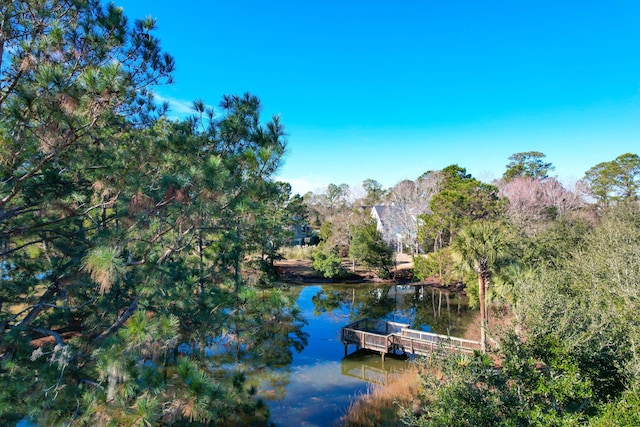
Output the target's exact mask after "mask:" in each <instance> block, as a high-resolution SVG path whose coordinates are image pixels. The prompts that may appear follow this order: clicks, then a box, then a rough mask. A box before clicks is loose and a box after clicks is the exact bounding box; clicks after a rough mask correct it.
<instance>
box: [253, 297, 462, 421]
mask: <svg viewBox="0 0 640 427" xmlns="http://www.w3.org/2000/svg"><path fill="white" fill-rule="evenodd" d="M289 292H291V293H292V296H294V297H295V295H296V294H297V298H296V301H297V305H298V307H300V309H301V310H302V314H303V317H304V318H305V319H306V321H307V322H308V323H307V325H306V326H305V327H304V328H303V330H304V332H306V333H307V334H308V343H307V345H306V346H305V347H304V349H303V350H302V351H301V352H299V353H298V352H295V351H293V360H292V363H291V364H290V365H289V366H285V367H279V368H272V369H270V370H268V371H267V372H263V374H262V375H260V377H258V378H253V381H254V382H257V383H258V387H259V392H258V394H259V396H260V397H262V398H263V399H264V400H265V402H266V403H267V404H268V405H269V408H270V411H271V420H272V421H273V422H274V423H275V424H276V425H277V426H281V427H287V426H335V425H340V418H341V417H342V416H343V415H344V414H345V413H346V411H347V409H348V408H349V405H350V402H352V401H353V400H355V399H356V398H357V397H358V396H360V395H362V394H364V393H366V392H367V390H369V389H370V388H371V387H372V383H370V382H368V381H366V380H364V379H362V377H363V376H365V377H367V379H368V380H369V381H373V382H376V383H384V382H385V381H386V380H387V379H388V378H389V376H391V375H393V372H395V371H398V370H401V369H404V368H406V367H407V365H408V363H409V361H408V358H407V357H406V356H405V357H402V356H401V355H398V357H389V356H387V357H385V360H384V363H383V361H382V358H381V356H380V355H379V354H373V353H364V352H357V353H354V352H355V350H356V349H355V348H354V346H349V349H348V351H349V356H347V357H345V347H344V345H343V343H342V342H341V341H340V329H341V328H342V327H343V326H345V325H347V324H348V323H350V322H352V321H355V320H358V319H360V318H364V317H369V318H377V319H386V320H392V321H396V322H405V323H409V324H411V326H412V327H413V328H415V329H422V330H425V331H434V332H437V333H444V334H447V333H450V334H451V335H452V336H461V335H462V334H463V333H464V330H465V329H466V327H467V326H468V325H469V322H470V320H471V314H470V313H469V312H468V311H467V300H466V298H464V297H460V296H458V295H455V294H447V293H444V292H440V291H437V290H432V289H429V288H422V287H417V288H416V287H414V286H371V285H359V286H357V287H353V286H349V285H317V286H303V287H292V288H291V290H290V291H289Z"/></svg>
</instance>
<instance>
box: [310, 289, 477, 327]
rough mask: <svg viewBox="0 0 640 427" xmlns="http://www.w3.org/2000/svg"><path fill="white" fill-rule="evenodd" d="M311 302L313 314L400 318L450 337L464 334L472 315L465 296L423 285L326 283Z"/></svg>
mask: <svg viewBox="0 0 640 427" xmlns="http://www.w3.org/2000/svg"><path fill="white" fill-rule="evenodd" d="M312 301H313V305H314V315H316V316H317V315H320V314H322V313H327V312H333V311H337V312H343V313H349V321H355V320H358V319H362V318H374V319H386V320H392V321H403V322H407V323H410V324H411V325H412V327H414V328H417V329H424V330H430V331H434V332H437V333H441V334H450V335H452V336H461V335H462V334H464V331H465V329H466V327H467V326H468V325H469V322H470V321H471V317H472V316H471V313H469V312H468V310H467V298H466V296H464V295H462V294H460V293H454V292H449V291H447V290H444V289H435V288H431V287H427V286H424V285H392V286H389V285H387V286H370V285H361V286H359V287H353V286H348V285H325V286H323V288H322V289H321V290H320V291H318V293H317V294H316V295H315V296H313V298H312Z"/></svg>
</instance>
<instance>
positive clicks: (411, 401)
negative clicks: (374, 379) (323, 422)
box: [341, 367, 420, 427]
mask: <svg viewBox="0 0 640 427" xmlns="http://www.w3.org/2000/svg"><path fill="white" fill-rule="evenodd" d="M419 389H420V378H419V376H418V369H417V368H416V367H413V368H411V369H408V370H407V371H404V372H402V373H401V374H400V375H398V376H397V377H395V378H394V379H393V380H392V381H391V382H390V383H388V384H386V385H385V386H372V387H371V388H370V389H369V392H368V393H367V394H364V395H362V396H360V397H359V398H358V399H357V400H355V401H353V402H351V405H350V406H349V410H348V412H347V414H346V415H345V416H343V417H342V420H341V421H342V422H343V423H344V425H345V426H346V427H361V426H362V427H364V426H368V427H371V426H388V427H396V426H404V424H403V423H402V421H401V419H400V418H401V413H402V409H401V408H413V407H414V405H417V404H418V403H419V401H418V391H419Z"/></svg>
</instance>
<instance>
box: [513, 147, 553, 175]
mask: <svg viewBox="0 0 640 427" xmlns="http://www.w3.org/2000/svg"><path fill="white" fill-rule="evenodd" d="M545 157H547V156H545V155H544V154H543V153H541V152H539V151H526V152H522V153H515V154H513V155H512V156H510V157H509V160H511V161H510V162H509V163H508V164H507V170H506V171H505V173H504V174H503V175H502V178H503V179H504V180H505V181H511V180H512V179H515V178H520V177H527V178H533V179H546V178H548V177H549V172H551V171H552V170H554V169H555V166H553V164H551V163H547V162H545V161H544V160H543V159H544V158H545Z"/></svg>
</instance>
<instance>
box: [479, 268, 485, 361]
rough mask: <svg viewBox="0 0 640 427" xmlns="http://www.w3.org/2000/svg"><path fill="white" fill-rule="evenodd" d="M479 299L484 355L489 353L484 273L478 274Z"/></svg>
mask: <svg viewBox="0 0 640 427" xmlns="http://www.w3.org/2000/svg"><path fill="white" fill-rule="evenodd" d="M478 299H479V300H480V345H481V349H482V352H483V353H484V352H486V351H487V331H486V328H487V310H486V301H485V278H484V274H482V273H478Z"/></svg>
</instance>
